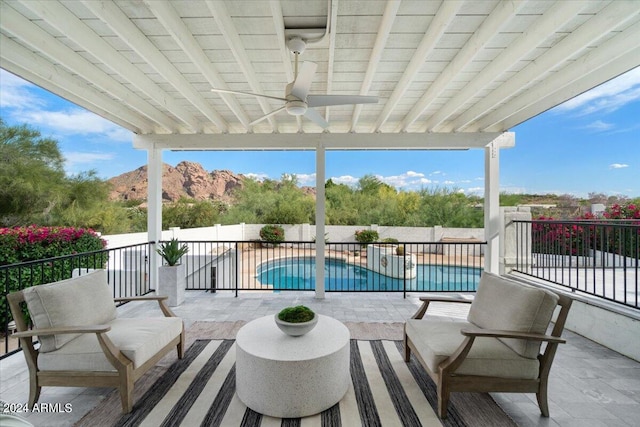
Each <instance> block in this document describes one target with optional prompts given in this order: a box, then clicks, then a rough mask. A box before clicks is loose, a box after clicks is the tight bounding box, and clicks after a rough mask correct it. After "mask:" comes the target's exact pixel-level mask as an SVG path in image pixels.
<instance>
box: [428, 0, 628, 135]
mask: <svg viewBox="0 0 640 427" xmlns="http://www.w3.org/2000/svg"><path fill="white" fill-rule="evenodd" d="M638 10H640V9H639V8H638V7H637V4H636V6H635V7H630V5H629V3H626V2H622V1H621V2H612V3H610V4H609V5H608V6H607V7H606V8H605V9H603V10H602V11H601V12H600V13H598V14H597V15H596V16H594V17H593V18H591V19H590V20H589V21H587V22H585V23H584V24H582V25H581V26H580V27H579V28H577V29H576V30H575V31H573V32H572V33H571V34H568V35H567V36H566V37H565V38H563V39H562V40H560V41H559V42H558V43H557V44H556V45H555V46H553V47H552V48H550V49H548V50H547V51H546V52H545V53H543V54H542V55H540V56H539V57H537V58H536V60H535V61H532V62H531V63H530V64H529V65H527V66H526V67H524V68H523V69H522V70H520V71H519V72H518V73H516V74H515V75H514V76H513V77H511V78H510V79H509V80H507V81H506V82H504V83H503V84H501V85H500V86H499V87H497V88H496V89H495V90H494V91H492V92H491V93H490V94H489V95H488V96H485V97H484V98H483V99H481V100H480V101H479V102H478V103H477V104H475V105H474V106H473V107H471V108H470V109H468V110H467V111H465V112H464V113H463V114H461V115H460V116H459V117H457V118H456V119H455V120H454V121H453V122H451V123H450V124H449V125H448V126H444V127H443V128H442V129H440V130H441V131H444V132H446V131H449V130H455V131H461V130H463V129H466V127H467V126H469V125H470V124H471V123H472V122H475V121H476V120H478V118H480V117H482V116H483V115H485V114H487V112H488V111H493V110H495V109H496V108H498V110H500V111H501V112H502V113H504V114H507V115H508V114H509V112H511V111H513V112H515V111H517V110H512V108H513V106H512V105H509V106H508V107H507V106H504V105H503V106H501V107H499V106H500V104H502V103H504V102H505V100H507V99H509V98H513V100H514V101H515V102H516V103H520V100H519V98H520V93H519V92H520V91H524V90H526V88H527V87H530V86H533V85H534V83H535V89H534V92H535V94H536V96H537V97H540V96H544V95H545V94H546V93H548V92H546V91H553V89H550V87H551V86H554V85H555V82H556V80H557V79H558V72H559V70H560V71H562V64H565V63H566V62H567V60H568V59H569V58H571V57H572V56H574V55H577V54H579V53H580V52H582V51H585V50H586V49H589V48H590V47H591V46H593V43H594V42H596V41H597V40H599V39H601V38H602V37H603V36H604V35H606V34H608V33H610V32H611V29H612V28H616V27H619V28H624V26H625V24H626V23H627V22H628V21H629V20H631V19H634V16H635V15H637V13H638ZM634 12H635V13H634ZM638 43H639V42H638V40H636V41H635V45H633V43H627V45H628V46H629V48H633V47H636V46H638ZM610 44H611V43H610ZM597 50H598V51H600V52H601V55H599V56H600V58H601V59H602V60H603V61H606V60H607V58H608V57H609V56H610V54H609V52H608V50H607V49H603V48H602V46H601V47H599V48H598V49H597ZM590 54H591V53H589V54H587V55H590ZM611 55H613V53H612V54H611ZM581 58H582V57H581ZM581 58H579V59H581ZM574 64H575V63H574ZM567 67H573V65H568V66H567ZM588 70H590V69H589V68H584V69H582V71H583V72H588ZM543 88H544V91H543ZM505 107H506V108H505ZM491 116H492V117H491V118H490V119H482V120H478V122H477V123H473V124H472V125H471V127H470V130H477V129H479V128H484V127H487V126H490V125H492V124H494V123H496V121H498V120H495V119H494V117H495V114H491ZM501 117H504V116H501Z"/></svg>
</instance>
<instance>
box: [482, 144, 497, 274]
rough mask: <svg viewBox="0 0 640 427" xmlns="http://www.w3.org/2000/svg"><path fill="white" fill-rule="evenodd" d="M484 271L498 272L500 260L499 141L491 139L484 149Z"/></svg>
mask: <svg viewBox="0 0 640 427" xmlns="http://www.w3.org/2000/svg"><path fill="white" fill-rule="evenodd" d="M484 238H485V240H486V242H487V250H486V253H485V255H484V271H487V272H489V273H495V274H499V261H500V143H499V141H498V139H496V140H493V141H491V143H489V145H487V146H486V147H485V151H484Z"/></svg>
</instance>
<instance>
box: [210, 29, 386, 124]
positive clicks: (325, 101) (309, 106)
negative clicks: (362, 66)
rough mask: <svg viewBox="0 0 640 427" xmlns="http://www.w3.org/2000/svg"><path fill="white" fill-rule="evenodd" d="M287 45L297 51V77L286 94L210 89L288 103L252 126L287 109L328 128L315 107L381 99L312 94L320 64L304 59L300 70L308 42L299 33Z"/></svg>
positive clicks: (369, 102) (372, 102) (361, 102)
mask: <svg viewBox="0 0 640 427" xmlns="http://www.w3.org/2000/svg"><path fill="white" fill-rule="evenodd" d="M287 46H288V47H289V49H290V50H291V51H292V52H293V53H294V54H295V73H294V75H295V77H294V80H293V81H292V82H291V83H289V84H288V85H287V87H286V89H285V95H284V98H279V97H277V96H269V95H263V94H259V93H251V92H240V91H236V90H227V89H211V91H212V92H219V93H231V94H235V95H249V96H257V97H261V98H269V99H276V100H278V101H283V102H284V103H285V104H284V105H283V106H282V107H280V108H278V109H276V110H273V111H271V112H270V113H267V114H265V115H264V116H262V117H260V118H259V119H256V120H254V121H252V122H251V123H249V125H251V126H253V125H255V124H256V123H258V122H261V121H262V120H265V119H267V118H269V117H271V116H273V115H274V114H277V113H279V112H280V111H283V110H284V111H286V112H287V113H289V114H291V115H292V116H305V117H306V118H308V119H309V120H311V121H313V122H315V123H316V124H317V125H318V126H321V127H323V128H327V127H329V123H327V121H326V120H325V119H324V118H323V117H322V116H321V115H320V114H319V113H318V112H317V111H316V110H314V109H313V107H330V106H333V105H350V104H376V103H377V102H378V97H377V96H363V95H309V89H310V88H311V83H312V82H313V76H314V75H315V73H316V68H317V67H318V65H317V64H315V63H313V62H309V61H305V62H303V63H302V66H301V67H300V72H299V73H298V55H299V54H300V53H302V52H304V49H305V47H306V42H305V41H304V40H303V39H301V38H299V37H294V38H291V39H290V40H289V42H288V43H287Z"/></svg>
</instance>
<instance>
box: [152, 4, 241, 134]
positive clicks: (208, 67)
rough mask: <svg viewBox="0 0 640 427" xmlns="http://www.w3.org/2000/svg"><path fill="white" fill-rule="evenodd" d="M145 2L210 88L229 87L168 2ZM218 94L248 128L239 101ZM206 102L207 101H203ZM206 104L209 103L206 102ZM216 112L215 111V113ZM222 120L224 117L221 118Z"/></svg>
mask: <svg viewBox="0 0 640 427" xmlns="http://www.w3.org/2000/svg"><path fill="white" fill-rule="evenodd" d="M145 4H146V5H147V7H148V8H149V10H151V12H153V14H154V15H155V17H156V18H158V21H160V23H161V24H162V25H163V26H164V28H165V29H166V30H167V32H168V33H169V34H171V37H173V40H174V41H175V42H176V44H178V46H180V47H181V48H182V50H183V51H184V53H185V54H187V56H188V57H189V59H191V61H193V64H194V65H195V66H196V67H197V68H198V70H199V71H200V72H201V73H202V75H203V76H204V77H205V78H206V79H207V81H208V82H209V84H211V87H212V88H218V89H229V86H227V83H226V82H225V81H224V79H223V78H222V77H221V76H220V74H219V73H218V72H217V70H216V69H215V66H214V64H213V63H212V62H211V61H210V60H209V58H208V57H207V55H206V54H205V53H204V52H203V51H202V48H201V47H200V45H199V44H198V42H197V41H196V39H195V37H193V34H191V31H189V29H188V28H187V26H186V25H185V23H184V22H183V21H182V19H180V17H179V16H178V14H177V13H176V11H175V9H174V8H173V6H172V5H171V3H170V2H163V1H148V0H145ZM218 96H220V98H222V100H223V101H224V102H225V104H227V106H228V107H229V109H230V110H231V111H232V112H233V114H235V116H236V117H237V118H238V120H240V123H242V125H243V126H244V128H245V129H246V130H249V129H250V126H249V122H251V120H250V119H249V116H248V115H247V113H246V111H244V109H243V108H242V106H241V105H240V103H239V102H238V101H237V100H236V97H235V96H233V95H228V94H224V93H218ZM205 102H207V101H205ZM207 105H209V103H208V102H207ZM216 114H217V113H216ZM222 120H224V119H222Z"/></svg>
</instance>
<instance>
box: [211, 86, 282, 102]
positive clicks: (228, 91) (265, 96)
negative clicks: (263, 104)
mask: <svg viewBox="0 0 640 427" xmlns="http://www.w3.org/2000/svg"><path fill="white" fill-rule="evenodd" d="M211 92H219V93H231V94H233V95H249V96H258V97H260V98H269V99H277V100H278V101H285V102H286V101H287V100H286V99H284V98H278V97H277V96H269V95H261V94H259V93H251V92H240V91H237V90H229V89H211Z"/></svg>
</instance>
